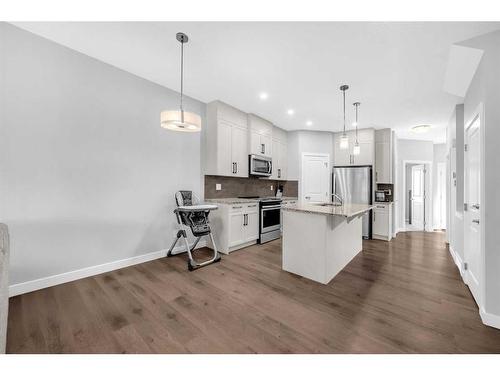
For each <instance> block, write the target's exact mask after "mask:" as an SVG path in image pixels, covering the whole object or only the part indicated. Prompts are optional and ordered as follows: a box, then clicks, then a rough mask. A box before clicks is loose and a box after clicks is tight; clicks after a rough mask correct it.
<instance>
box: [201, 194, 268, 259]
mask: <svg viewBox="0 0 500 375" xmlns="http://www.w3.org/2000/svg"><path fill="white" fill-rule="evenodd" d="M217 205H218V206H219V209H218V210H215V211H213V212H212V214H211V219H210V224H211V226H212V229H213V235H214V240H215V242H216V244H217V249H218V250H219V251H220V252H221V253H224V254H229V253H230V252H231V251H234V250H237V249H241V248H243V247H246V246H250V245H252V244H254V243H256V242H257V239H258V238H259V204H258V203H257V202H255V203H238V204H219V203H218V204H217ZM207 246H209V247H211V248H213V245H212V244H211V243H208V244H207Z"/></svg>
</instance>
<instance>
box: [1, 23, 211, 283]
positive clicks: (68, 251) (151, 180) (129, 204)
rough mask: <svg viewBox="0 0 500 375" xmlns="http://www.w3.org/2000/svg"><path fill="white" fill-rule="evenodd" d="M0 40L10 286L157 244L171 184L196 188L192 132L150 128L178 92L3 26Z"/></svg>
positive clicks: (169, 227)
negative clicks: (9, 238)
mask: <svg viewBox="0 0 500 375" xmlns="http://www.w3.org/2000/svg"><path fill="white" fill-rule="evenodd" d="M0 38H1V40H0V42H1V43H0V45H1V46H2V47H1V48H2V50H1V51H0V53H1V54H2V55H1V59H0V61H2V66H1V68H2V71H1V73H2V76H3V77H2V80H3V82H2V85H1V92H0V95H1V96H0V100H1V102H0V103H1V105H0V108H2V113H0V115H1V117H0V120H1V136H0V150H1V152H2V154H1V157H0V172H1V180H0V207H1V209H0V221H2V222H5V223H7V224H8V225H9V228H10V233H11V285H12V284H17V283H22V282H26V281H30V280H34V279H38V278H44V277H47V276H51V275H57V274H61V273H64V272H68V271H72V270H76V269H80V268H84V267H89V266H94V265H99V264H103V263H107V262H112V261H116V260H121V259H126V258H130V257H134V256H138V255H141V254H145V253H150V252H155V251H159V250H162V249H165V248H167V247H168V246H169V245H170V243H171V240H172V238H173V232H174V230H175V220H174V215H173V213H172V210H173V208H174V201H173V194H174V192H175V191H176V190H178V189H192V190H194V191H195V192H196V193H197V194H198V195H202V193H203V189H202V180H201V169H200V138H201V136H200V134H199V133H195V134H189V133H178V132H171V131H166V130H163V129H162V128H160V125H159V120H160V112H161V110H163V109H170V108H172V109H174V108H176V107H177V106H178V93H176V92H174V91H172V90H168V89H166V88H163V87H161V86H159V85H156V84H153V83H151V82H149V81H146V80H144V79H141V78H138V77H136V76H134V75H131V74H129V73H126V72H124V71H122V70H119V69H117V68H114V67H112V66H110V65H107V64H105V63H102V62H100V61H97V60H95V59H92V58H90V57H88V56H86V55H83V54H80V53H78V52H75V51H73V50H70V49H68V48H65V47H62V46H60V45H58V44H55V43H53V42H50V41H48V40H45V39H43V38H41V37H38V36H35V35H33V34H30V33H28V32H26V31H23V30H20V29H18V28H15V27H13V26H11V25H8V24H5V23H2V24H0ZM186 107H187V109H188V110H192V111H194V112H196V113H199V114H201V116H202V120H203V121H204V119H205V105H204V104H203V103H201V102H198V101H195V100H191V99H189V98H188V99H187V100H186Z"/></svg>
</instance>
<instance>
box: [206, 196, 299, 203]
mask: <svg viewBox="0 0 500 375" xmlns="http://www.w3.org/2000/svg"><path fill="white" fill-rule="evenodd" d="M262 198H275V197H271V196H270V197H261V198H255V199H254V198H213V199H205V202H207V203H218V204H242V203H258V202H259V200H260V199H262ZM297 199H298V198H297V197H281V200H282V201H292V200H297Z"/></svg>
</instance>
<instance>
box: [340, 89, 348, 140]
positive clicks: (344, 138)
mask: <svg viewBox="0 0 500 375" xmlns="http://www.w3.org/2000/svg"><path fill="white" fill-rule="evenodd" d="M348 89H349V86H347V85H342V86H340V90H341V91H342V95H343V97H344V131H343V133H342V136H341V137H340V145H339V146H340V148H341V149H342V150H346V149H348V148H349V138H348V137H347V134H346V132H345V92H346V90H348Z"/></svg>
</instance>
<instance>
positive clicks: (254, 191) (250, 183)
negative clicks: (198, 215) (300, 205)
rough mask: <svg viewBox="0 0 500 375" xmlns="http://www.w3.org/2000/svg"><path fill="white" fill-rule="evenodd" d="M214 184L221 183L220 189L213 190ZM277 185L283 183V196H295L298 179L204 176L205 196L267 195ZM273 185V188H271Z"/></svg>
mask: <svg viewBox="0 0 500 375" xmlns="http://www.w3.org/2000/svg"><path fill="white" fill-rule="evenodd" d="M215 184H221V185H222V190H215ZM278 185H283V196H286V197H297V196H298V194H299V182H298V181H277V180H270V179H264V178H253V177H250V178H243V177H225V176H208V175H206V176H205V198H206V199H214V198H235V197H245V196H259V197H268V196H274V195H275V194H276V188H277V187H278ZM271 186H273V190H271Z"/></svg>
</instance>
